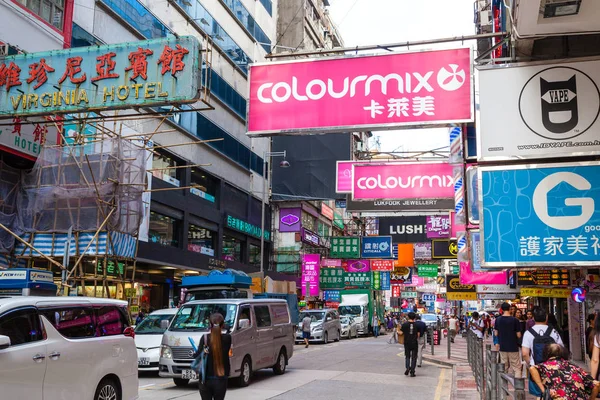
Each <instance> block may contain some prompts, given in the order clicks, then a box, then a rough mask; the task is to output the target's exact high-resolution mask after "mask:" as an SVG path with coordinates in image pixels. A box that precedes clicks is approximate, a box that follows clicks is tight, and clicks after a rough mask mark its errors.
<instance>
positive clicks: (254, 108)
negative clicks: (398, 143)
mask: <svg viewBox="0 0 600 400" xmlns="http://www.w3.org/2000/svg"><path fill="white" fill-rule="evenodd" d="M471 58H472V52H471V49H468V48H459V49H450V50H435V51H422V52H414V53H394V54H386V55H371V56H358V57H343V58H332V59H310V60H295V61H284V62H279V63H269V64H262V65H251V66H250V75H249V79H250V100H249V108H248V134H249V135H253V136H260V135H263V136H267V135H273V134H276V133H281V132H300V133H310V132H314V131H319V132H320V133H322V132H336V131H337V132H344V131H348V130H349V129H357V128H361V129H358V130H374V129H384V128H389V127H393V126H415V125H427V124H437V125H439V124H448V123H460V122H471V121H472V120H473V104H474V101H473V85H472V61H471Z"/></svg>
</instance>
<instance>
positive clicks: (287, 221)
mask: <svg viewBox="0 0 600 400" xmlns="http://www.w3.org/2000/svg"><path fill="white" fill-rule="evenodd" d="M300 228H302V209H301V208H300V207H295V208H280V209H279V232H300Z"/></svg>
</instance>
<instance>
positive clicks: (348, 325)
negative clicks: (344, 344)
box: [340, 315, 358, 339]
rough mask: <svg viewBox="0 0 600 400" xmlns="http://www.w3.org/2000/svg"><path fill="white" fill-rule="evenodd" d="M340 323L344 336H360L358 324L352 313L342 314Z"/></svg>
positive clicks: (349, 337) (348, 337)
mask: <svg viewBox="0 0 600 400" xmlns="http://www.w3.org/2000/svg"><path fill="white" fill-rule="evenodd" d="M340 323H341V324H342V337H343V338H346V339H352V338H357V337H358V324H357V323H356V321H355V320H354V318H353V317H351V316H350V315H342V316H341V317H340Z"/></svg>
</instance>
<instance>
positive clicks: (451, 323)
mask: <svg viewBox="0 0 600 400" xmlns="http://www.w3.org/2000/svg"><path fill="white" fill-rule="evenodd" d="M457 328H458V320H457V319H456V316H455V315H452V316H451V317H450V319H449V320H448V334H449V335H450V341H451V342H452V343H454V337H455V336H456V330H457Z"/></svg>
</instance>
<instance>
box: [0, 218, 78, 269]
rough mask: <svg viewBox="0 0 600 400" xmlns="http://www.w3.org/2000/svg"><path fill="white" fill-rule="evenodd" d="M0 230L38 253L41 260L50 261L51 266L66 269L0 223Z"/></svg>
mask: <svg viewBox="0 0 600 400" xmlns="http://www.w3.org/2000/svg"><path fill="white" fill-rule="evenodd" d="M0 228H2V229H4V230H5V231H6V232H8V233H9V234H10V235H11V236H13V237H14V238H15V239H17V240H18V241H19V242H21V243H23V244H24V245H25V246H27V247H29V248H30V249H31V250H33V251H35V252H36V253H38V254H39V255H40V256H42V258H45V259H46V260H48V261H50V262H51V263H52V264H54V265H56V266H57V267H59V268H60V269H66V268H65V266H64V265H62V264H61V263H59V262H57V261H54V260H53V259H52V258H50V257H48V256H47V255H45V254H44V253H42V252H41V251H40V250H38V249H36V248H35V247H33V246H32V245H31V244H29V243H27V241H25V240H23V239H22V238H21V237H20V236H19V235H17V234H16V233H14V232H13V231H11V230H10V229H8V228H7V227H6V226H4V225H3V224H1V223H0ZM32 236H33V235H32Z"/></svg>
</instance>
